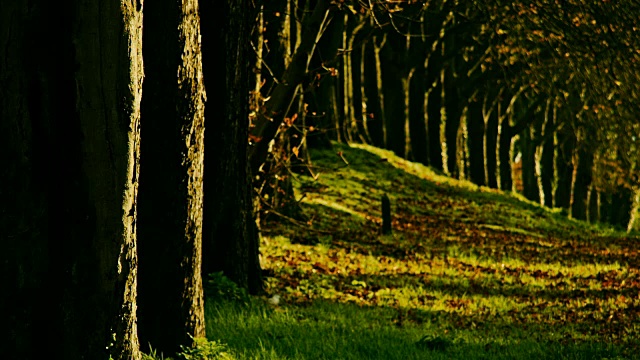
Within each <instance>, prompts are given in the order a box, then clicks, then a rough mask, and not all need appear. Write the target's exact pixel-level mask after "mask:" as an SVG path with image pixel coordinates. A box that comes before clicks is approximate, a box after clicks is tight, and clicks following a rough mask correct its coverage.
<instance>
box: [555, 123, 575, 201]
mask: <svg viewBox="0 0 640 360" xmlns="http://www.w3.org/2000/svg"><path fill="white" fill-rule="evenodd" d="M555 145H556V146H555V155H554V165H555V167H554V168H555V173H554V178H555V180H554V191H553V206H554V207H559V208H564V209H569V207H570V205H571V179H572V177H573V149H574V147H575V135H574V134H573V130H572V129H567V128H565V129H562V130H561V131H559V132H557V133H556V137H555Z"/></svg>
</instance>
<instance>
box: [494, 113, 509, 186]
mask: <svg viewBox="0 0 640 360" xmlns="http://www.w3.org/2000/svg"><path fill="white" fill-rule="evenodd" d="M509 117H511V114H504V115H502V114H501V116H500V122H499V126H498V170H499V171H498V174H499V175H500V179H499V181H500V189H501V190H503V191H512V190H513V177H512V174H511V160H512V156H511V140H512V138H513V135H512V134H511V132H512V130H511V126H510V125H509Z"/></svg>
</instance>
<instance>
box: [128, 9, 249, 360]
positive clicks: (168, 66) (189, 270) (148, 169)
mask: <svg viewBox="0 0 640 360" xmlns="http://www.w3.org/2000/svg"><path fill="white" fill-rule="evenodd" d="M144 10H145V19H144V44H145V46H144V57H145V59H147V60H146V62H145V66H146V70H147V75H146V79H145V83H144V96H143V99H142V119H143V120H142V121H143V126H142V138H143V139H144V140H143V142H142V156H141V159H140V161H141V167H142V168H141V180H140V181H141V187H140V201H139V203H140V206H139V211H140V213H139V214H140V216H139V243H140V246H139V254H140V271H139V280H140V281H139V304H140V312H139V334H140V340H141V343H142V344H143V346H144V347H145V348H147V349H148V346H149V344H150V345H151V346H152V347H153V348H154V349H157V350H158V351H160V352H162V353H164V354H175V353H177V352H178V351H179V350H180V346H191V345H193V340H192V339H191V336H192V337H194V338H199V337H204V336H205V328H204V301H203V291H202V276H201V266H202V208H203V183H202V175H203V157H204V101H205V92H204V84H203V82H202V60H201V51H200V19H199V17H198V3H197V1H196V0H185V1H183V2H181V3H176V2H171V1H156V2H149V3H147V4H146V6H145V9H144ZM245 106H246V104H245ZM145 121H146V123H145ZM160 314H162V315H161V316H160Z"/></svg>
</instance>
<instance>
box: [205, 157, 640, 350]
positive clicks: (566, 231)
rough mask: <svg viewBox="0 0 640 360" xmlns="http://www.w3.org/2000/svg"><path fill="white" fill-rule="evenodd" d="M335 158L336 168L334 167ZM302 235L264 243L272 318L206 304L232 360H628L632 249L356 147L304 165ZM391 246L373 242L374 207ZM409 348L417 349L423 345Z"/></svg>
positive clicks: (273, 232)
mask: <svg viewBox="0 0 640 360" xmlns="http://www.w3.org/2000/svg"><path fill="white" fill-rule="evenodd" d="M338 151H340V152H342V154H343V156H344V158H345V159H346V160H347V161H348V165H347V164H346V163H345V162H343V161H342V160H341V158H340V157H339V156H338V155H337V154H336V153H337V152H338ZM312 155H313V156H312V159H313V161H314V166H315V167H314V172H315V173H316V174H317V175H319V176H318V178H317V180H314V179H313V178H311V177H309V176H299V177H297V178H296V185H297V192H298V197H303V200H302V206H303V209H304V211H305V214H306V215H307V216H308V219H309V221H308V222H307V223H306V224H299V223H298V224H294V223H292V222H288V221H284V220H283V222H280V223H275V222H273V223H271V224H268V226H267V227H266V228H265V239H264V243H263V245H262V250H261V252H262V257H263V266H264V268H265V269H266V270H267V271H268V273H269V275H270V277H269V278H268V292H269V293H270V294H271V295H273V294H278V295H279V296H281V297H282V301H281V302H280V304H279V305H278V306H275V307H274V306H269V305H266V304H264V303H263V302H260V301H258V300H251V301H249V302H248V304H247V305H244V306H239V305H237V304H226V305H225V304H218V305H215V304H209V306H208V335H209V337H210V338H213V339H220V340H222V341H223V342H226V343H228V344H229V346H230V347H231V348H232V349H233V350H234V352H235V353H236V355H237V356H238V357H239V358H269V359H271V358H273V359H282V358H291V359H321V358H322V359H369V358H370V359H423V358H436V359H437V358H441V359H450V358H465V359H482V358H488V359H495V358H505V359H513V358H523V359H542V358H549V359H556V358H570V359H582V358H585V359H586V358H598V359H599V358H604V357H609V358H615V357H616V356H620V357H623V358H632V357H633V354H635V353H636V352H637V350H638V348H639V346H638V345H639V342H638V335H639V334H640V326H639V325H636V323H637V322H636V319H638V314H639V310H640V297H639V294H640V290H639V289H640V277H638V273H639V270H638V249H639V248H640V246H639V242H638V238H633V237H626V236H624V235H622V234H618V233H615V232H614V231H612V230H609V229H603V228H597V227H594V226H591V225H588V224H585V223H582V222H578V221H574V220H570V219H567V218H566V217H564V216H561V215H560V214H558V213H556V212H553V211H551V210H548V209H544V208H541V207H539V206H538V205H536V204H533V203H530V202H527V201H526V200H524V199H522V198H520V197H517V196H513V195H510V194H503V193H501V192H498V191H495V190H491V189H488V188H480V187H477V186H475V185H473V184H470V183H467V182H462V181H455V180H452V179H449V178H447V177H445V176H441V175H438V174H436V173H434V172H433V171H431V170H430V169H429V168H427V167H424V166H421V165H417V164H414V163H411V162H408V161H405V160H402V159H399V158H397V157H395V156H393V155H392V154H391V153H390V152H387V151H384V150H380V149H377V148H372V147H368V146H352V147H351V148H349V147H347V146H345V145H336V148H334V149H333V150H327V151H318V152H314V153H313V154H312ZM383 193H386V194H388V196H389V197H390V199H391V202H392V212H393V229H394V233H393V235H388V236H383V235H381V234H380V231H379V229H380V227H381V220H380V209H379V208H380V197H381V195H382V194H383ZM421 339H422V341H420V340H421Z"/></svg>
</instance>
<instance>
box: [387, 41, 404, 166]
mask: <svg viewBox="0 0 640 360" xmlns="http://www.w3.org/2000/svg"><path fill="white" fill-rule="evenodd" d="M405 44H406V41H405V37H404V36H402V35H400V34H398V33H396V32H390V33H388V34H387V41H386V43H385V45H384V47H383V48H382V51H381V54H380V55H381V58H380V60H381V70H382V74H381V78H382V86H383V88H382V89H383V90H382V89H381V91H382V92H383V93H384V112H385V123H384V127H385V130H386V134H387V143H386V146H387V149H389V150H392V151H393V152H394V153H395V154H396V155H398V156H401V157H404V156H405V155H406V154H405V150H406V148H405V145H406V138H405V122H406V113H405V95H406V94H405V87H404V86H403V81H405V80H406V78H407V75H408V71H407V69H406V66H405V63H406V61H405V60H406V56H405V55H406V46H405Z"/></svg>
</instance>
